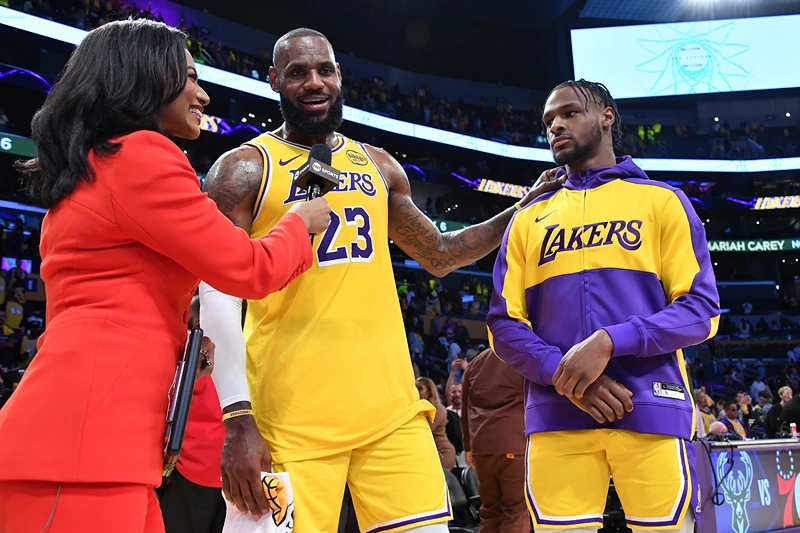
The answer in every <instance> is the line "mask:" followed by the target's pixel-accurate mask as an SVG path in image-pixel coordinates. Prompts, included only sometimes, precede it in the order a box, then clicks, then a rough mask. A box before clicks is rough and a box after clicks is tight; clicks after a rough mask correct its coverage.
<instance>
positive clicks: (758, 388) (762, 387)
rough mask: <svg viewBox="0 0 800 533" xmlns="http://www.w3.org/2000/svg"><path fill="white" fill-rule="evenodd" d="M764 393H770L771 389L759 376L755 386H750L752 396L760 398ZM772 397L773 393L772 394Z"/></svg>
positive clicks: (756, 378)
mask: <svg viewBox="0 0 800 533" xmlns="http://www.w3.org/2000/svg"><path fill="white" fill-rule="evenodd" d="M762 391H769V387H767V385H766V383H764V381H762V379H761V376H759V375H757V376H756V377H755V378H754V379H753V384H752V385H750V396H751V397H753V398H758V395H759V394H760V393H761V392H762ZM770 395H771V393H770Z"/></svg>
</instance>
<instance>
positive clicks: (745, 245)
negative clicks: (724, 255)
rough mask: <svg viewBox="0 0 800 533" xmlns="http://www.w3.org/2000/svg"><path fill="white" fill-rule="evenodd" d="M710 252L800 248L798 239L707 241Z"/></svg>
mask: <svg viewBox="0 0 800 533" xmlns="http://www.w3.org/2000/svg"><path fill="white" fill-rule="evenodd" d="M708 249H709V251H711V252H786V251H792V250H800V239H772V240H758V241H708Z"/></svg>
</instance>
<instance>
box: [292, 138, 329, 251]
mask: <svg viewBox="0 0 800 533" xmlns="http://www.w3.org/2000/svg"><path fill="white" fill-rule="evenodd" d="M332 157H333V154H332V153H331V148H330V146H328V145H327V144H315V145H314V146H312V147H311V153H310V154H308V161H306V163H305V164H304V165H303V166H302V167H300V168H299V169H298V170H297V173H296V174H295V177H294V182H293V183H294V186H295V187H297V188H299V189H302V190H304V191H306V201H307V202H308V201H310V200H313V199H314V198H319V197H320V196H323V195H325V194H326V193H327V192H328V191H330V190H331V189H333V188H335V187H336V186H337V185H338V184H339V171H338V170H336V169H335V168H333V167H332V166H331V159H332ZM311 244H314V236H313V235H312V236H311Z"/></svg>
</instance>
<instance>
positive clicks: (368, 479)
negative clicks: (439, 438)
mask: <svg viewBox="0 0 800 533" xmlns="http://www.w3.org/2000/svg"><path fill="white" fill-rule="evenodd" d="M273 469H274V471H275V472H289V476H290V481H291V484H292V492H293V493H294V533H336V531H337V530H338V527H339V514H340V513H341V510H342V498H343V496H344V488H345V483H347V485H348V486H349V487H350V494H351V496H352V497H353V505H354V507H355V511H356V517H357V518H358V525H359V527H360V528H361V531H363V532H365V533H389V532H393V533H396V532H399V531H405V530H407V529H413V528H417V527H421V526H425V525H429V524H436V523H441V522H447V521H449V520H450V519H451V518H452V514H451V511H450V495H449V492H448V490H447V481H446V480H445V477H444V472H443V471H442V465H441V462H440V461H439V452H438V451H437V450H436V443H435V442H434V440H433V434H432V433H431V428H430V425H429V424H428V420H427V418H426V417H425V415H424V414H423V413H421V414H420V415H418V416H416V417H414V418H413V419H411V420H409V421H408V422H407V423H406V424H404V425H403V426H401V427H399V428H397V429H396V430H395V431H393V432H392V433H390V434H388V435H386V436H385V437H383V438H380V439H378V440H376V441H374V442H371V443H369V444H366V445H364V446H361V447H359V448H356V449H354V450H350V451H346V452H342V453H337V454H334V455H330V456H326V457H320V458H318V459H308V460H304V461H295V462H286V463H280V464H277V463H276V464H273Z"/></svg>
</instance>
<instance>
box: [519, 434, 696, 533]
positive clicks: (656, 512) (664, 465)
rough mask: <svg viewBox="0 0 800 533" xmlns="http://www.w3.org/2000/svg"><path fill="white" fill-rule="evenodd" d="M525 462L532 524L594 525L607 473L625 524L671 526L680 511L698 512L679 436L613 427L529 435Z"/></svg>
mask: <svg viewBox="0 0 800 533" xmlns="http://www.w3.org/2000/svg"><path fill="white" fill-rule="evenodd" d="M526 465H527V469H526V476H525V479H526V500H527V503H528V511H529V512H530V514H531V518H532V520H533V523H534V526H535V528H536V529H537V530H538V529H574V528H580V527H590V526H597V527H602V525H603V511H604V509H605V506H606V499H607V496H608V487H609V481H610V478H611V477H613V479H614V486H615V488H616V491H617V494H618V496H619V498H620V501H621V502H622V508H623V509H624V511H625V519H626V521H627V523H628V527H630V528H634V529H639V530H651V531H660V530H669V529H676V528H678V527H679V526H680V525H681V523H683V519H684V517H685V516H686V513H687V511H689V510H690V509H692V510H693V511H694V512H695V514H698V513H699V511H700V509H699V507H698V503H697V502H698V492H699V485H698V481H697V474H696V473H695V469H694V448H693V447H692V446H691V443H690V442H687V441H685V440H684V439H679V438H676V437H669V436H664V435H649V434H642V433H634V432H631V431H621V430H613V429H595V430H587V431H554V432H548V433H534V434H532V435H530V436H529V437H528V450H527V461H526Z"/></svg>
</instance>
